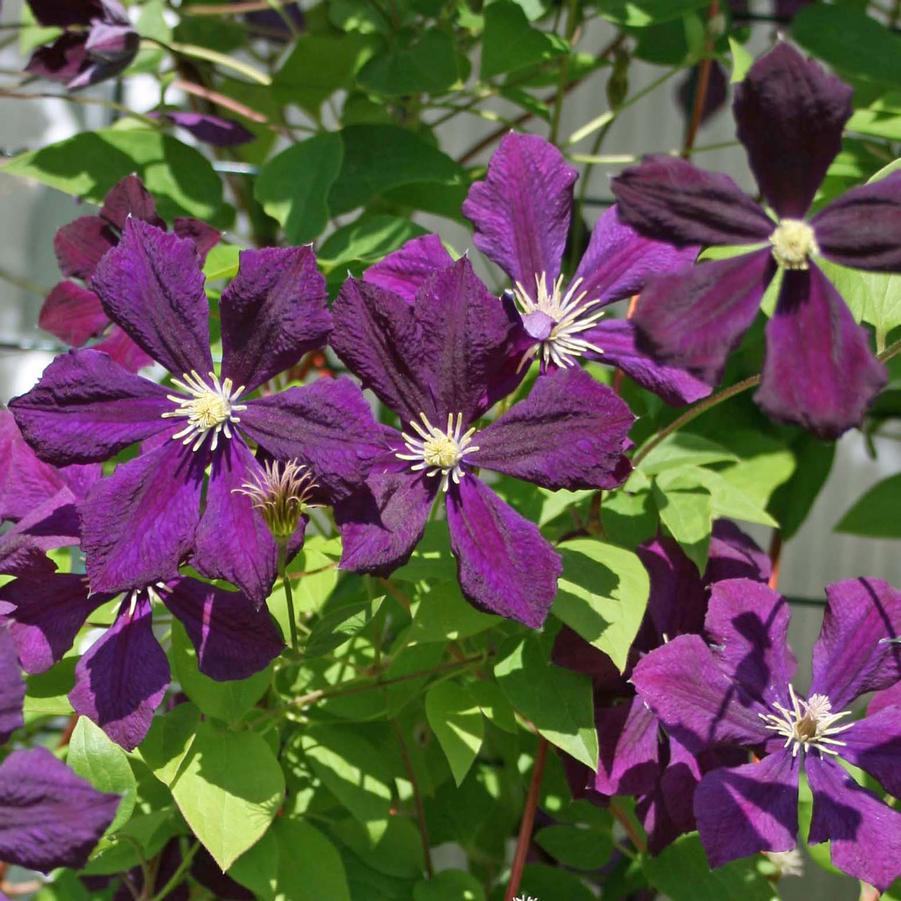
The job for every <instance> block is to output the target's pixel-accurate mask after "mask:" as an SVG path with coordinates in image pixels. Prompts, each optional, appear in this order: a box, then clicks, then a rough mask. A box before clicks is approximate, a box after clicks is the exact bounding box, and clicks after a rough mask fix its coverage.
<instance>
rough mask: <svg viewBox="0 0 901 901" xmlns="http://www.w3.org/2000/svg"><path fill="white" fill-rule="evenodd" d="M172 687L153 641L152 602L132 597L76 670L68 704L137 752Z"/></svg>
mask: <svg viewBox="0 0 901 901" xmlns="http://www.w3.org/2000/svg"><path fill="white" fill-rule="evenodd" d="M168 686H169V663H168V661H167V660H166V655H165V653H164V652H163V649H162V648H161V647H160V646H159V644H158V642H157V640H156V638H154V636H153V628H152V623H151V612H150V601H149V600H147V598H146V596H145V595H140V596H138V598H137V600H136V601H135V602H134V604H133V605H132V602H131V601H130V599H129V597H126V599H125V600H124V601H123V602H122V608H121V610H120V611H119V616H118V618H117V619H116V621H115V623H113V625H112V626H110V628H109V629H107V631H106V632H105V634H104V635H102V636H101V637H100V638H99V639H98V640H97V642H96V643H95V644H93V645H92V646H91V647H90V649H89V650H88V651H87V653H86V654H85V655H84V656H83V657H82V658H81V660H79V661H78V665H77V666H76V667H75V687H74V688H73V689H72V691H70V692H69V700H70V701H71V702H72V706H73V707H74V708H75V712H76V713H78V714H79V715H80V716H86V717H88V719H90V720H92V721H93V722H94V723H96V724H97V725H98V726H99V727H100V728H101V729H103V731H104V732H105V733H106V734H107V735H108V736H109V737H110V738H111V739H112V740H113V741H114V742H116V744H117V745H121V746H122V747H123V748H125V750H126V751H132V750H134V749H135V748H136V747H137V746H138V745H139V744H140V743H141V742H142V741H143V739H144V736H145V735H146V734H147V730H148V729H150V722H151V720H152V719H153V712H154V710H156V708H157V707H159V705H160V702H161V701H162V700H163V696H164V695H165V694H166V689H167V688H168Z"/></svg>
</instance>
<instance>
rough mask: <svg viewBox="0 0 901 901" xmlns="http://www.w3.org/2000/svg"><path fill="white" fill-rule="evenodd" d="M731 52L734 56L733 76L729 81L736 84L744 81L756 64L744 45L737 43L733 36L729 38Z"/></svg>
mask: <svg viewBox="0 0 901 901" xmlns="http://www.w3.org/2000/svg"><path fill="white" fill-rule="evenodd" d="M729 51H730V52H731V54H732V76H731V77H730V78H729V81H730V83H731V84H736V83H737V82H739V81H744V79H745V75H746V74H747V72H748V69H750V68H751V66H752V64H753V63H754V56H753V54H751V53H750V51H748V49H747V48H746V47H745V45H744V44H741V43H739V42H738V41H736V40H735V38H733V37H732V36H731V35H730V36H729Z"/></svg>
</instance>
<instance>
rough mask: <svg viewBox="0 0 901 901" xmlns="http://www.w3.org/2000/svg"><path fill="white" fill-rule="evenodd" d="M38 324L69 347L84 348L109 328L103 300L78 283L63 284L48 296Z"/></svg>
mask: <svg viewBox="0 0 901 901" xmlns="http://www.w3.org/2000/svg"><path fill="white" fill-rule="evenodd" d="M38 325H39V326H40V327H41V328H42V329H44V331H45V332H50V334H51V335H55V336H56V337H57V338H59V339H60V340H61V341H65V342H66V344H71V345H73V346H74V347H81V345H82V344H84V343H85V342H86V341H87V340H88V339H90V338H93V337H94V335H97V334H99V333H100V332H102V331H103V329H105V328H106V327H107V325H109V317H108V316H107V315H106V313H104V312H103V307H102V306H101V305H100V298H99V297H98V296H97V295H96V294H95V293H94V292H93V291H89V290H88V289H87V288H82V287H81V285H77V284H76V283H75V282H69V281H65V282H60V283H59V284H58V285H56V286H54V288H53V290H52V291H51V292H50V293H49V294H48V295H47V297H46V299H45V300H44V304H43V306H42V307H41V313H40V316H39V317H38Z"/></svg>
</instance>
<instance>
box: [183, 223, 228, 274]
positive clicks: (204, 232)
mask: <svg viewBox="0 0 901 901" xmlns="http://www.w3.org/2000/svg"><path fill="white" fill-rule="evenodd" d="M172 232H173V233H174V234H176V235H178V237H179V238H187V239H188V240H190V241H193V242H194V249H195V250H196V251H197V256H198V258H199V259H200V262H201V263H203V262H204V261H205V260H206V258H207V254H208V253H209V252H210V251H211V250H212V249H213V248H214V247H215V246H216V245H217V244H218V243H219V242H220V241H221V240H222V232H220V231H219V229H218V228H213V226H212V225H207V224H206V222H201V221H200V220H199V219H194V218H193V217H192V216H176V218H175V219H173V220H172Z"/></svg>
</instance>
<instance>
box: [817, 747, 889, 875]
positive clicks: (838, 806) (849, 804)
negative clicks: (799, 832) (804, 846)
mask: <svg viewBox="0 0 901 901" xmlns="http://www.w3.org/2000/svg"><path fill="white" fill-rule="evenodd" d="M806 764H807V779H808V781H809V782H810V790H811V791H812V792H813V817H812V819H811V821H810V836H809V839H808V840H809V841H810V843H811V844H818V843H819V842H825V841H829V842H831V845H830V849H829V850H830V854H831V857H832V863H833V865H834V866H836V867H838V868H839V869H840V870H843V871H844V872H846V873H848V874H849V875H851V876H856V877H857V878H858V879H862V880H863V881H864V882H869V883H870V885H874V886H876V888H877V889H879V891H881V892H884V891H885V890H886V889H887V888H888V887H889V886H890V885H891V884H892V883H893V882H894V881H895V879H897V878H898V876H901V813H899V812H898V811H897V810H893V809H892V808H891V807H889V806H888V805H887V804H885V803H884V802H883V801H881V800H880V799H879V798H877V797H876V796H875V795H874V794H873V793H872V792H869V791H867V790H866V789H863V788H861V787H860V786H859V785H858V784H857V783H856V782H855V781H854V780H853V779H852V778H851V777H850V776H849V775H848V774H847V773H846V772H845V771H844V770H843V769H842V768H841V767H840V766H839V765H838V764H837V763H834V762H833V761H832V760H829V759H828V758H820V757H817V756H816V755H810V756H808V757H807V761H806Z"/></svg>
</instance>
